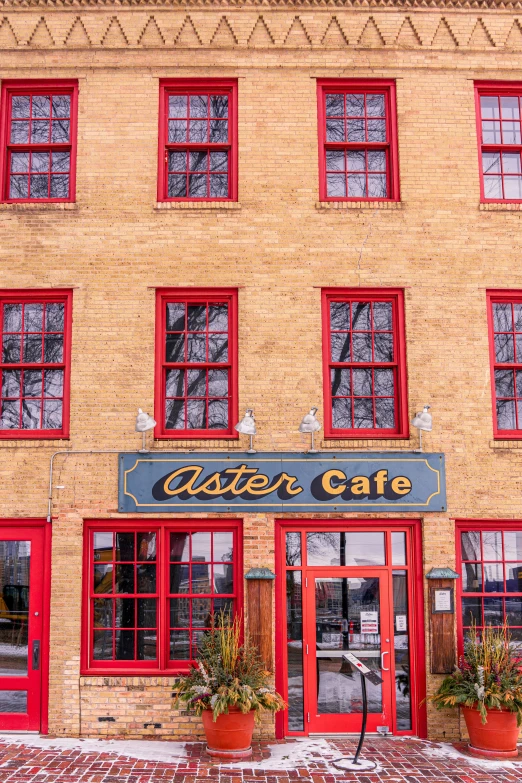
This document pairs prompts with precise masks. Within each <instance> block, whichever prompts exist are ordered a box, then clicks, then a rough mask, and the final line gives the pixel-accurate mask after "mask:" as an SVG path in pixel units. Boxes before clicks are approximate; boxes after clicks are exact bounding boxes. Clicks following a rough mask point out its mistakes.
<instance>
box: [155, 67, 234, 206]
mask: <svg viewBox="0 0 522 783" xmlns="http://www.w3.org/2000/svg"><path fill="white" fill-rule="evenodd" d="M161 89H162V114H161V116H160V139H161V151H160V158H161V157H162V160H161V159H160V173H159V183H158V198H159V200H160V201H165V200H169V199H174V200H176V199H181V200H184V199H189V200H213V199H215V200H218V201H223V200H235V199H236V198H237V182H236V179H237V176H236V160H237V154H236V146H237V132H236V125H237V123H236V91H237V86H236V83H235V82H225V81H215V82H191V83H190V84H187V82H183V81H179V82H163V83H162V86H161Z"/></svg>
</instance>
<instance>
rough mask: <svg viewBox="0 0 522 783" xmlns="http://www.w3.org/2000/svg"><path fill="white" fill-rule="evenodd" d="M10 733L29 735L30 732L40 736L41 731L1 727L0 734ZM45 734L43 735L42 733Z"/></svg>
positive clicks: (12, 734)
mask: <svg viewBox="0 0 522 783" xmlns="http://www.w3.org/2000/svg"><path fill="white" fill-rule="evenodd" d="M3 734H9V735H10V736H11V737H27V735H28V734H33V735H36V736H37V737H39V736H40V732H39V731H17V730H16V729H0V736H2V735H3ZM42 736H43V735H42Z"/></svg>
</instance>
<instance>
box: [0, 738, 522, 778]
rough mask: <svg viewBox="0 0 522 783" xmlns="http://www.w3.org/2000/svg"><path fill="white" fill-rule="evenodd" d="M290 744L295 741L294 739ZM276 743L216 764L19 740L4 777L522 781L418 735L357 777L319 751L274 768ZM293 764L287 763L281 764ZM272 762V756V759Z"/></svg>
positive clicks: (519, 766)
mask: <svg viewBox="0 0 522 783" xmlns="http://www.w3.org/2000/svg"><path fill="white" fill-rule="evenodd" d="M288 744H289V745H290V744H291V743H288ZM328 744H329V745H330V747H331V749H332V752H333V754H334V757H335V755H337V752H338V754H339V756H342V755H349V754H353V752H354V749H355V744H354V743H353V742H351V741H345V740H329V741H328ZM273 747H274V744H267V743H260V744H257V745H256V746H255V749H254V756H253V759H252V761H251V762H249V763H250V764H251V765H252V766H251V767H247V766H246V765H245V766H243V767H239V766H238V767H233V766H229V765H216V764H215V763H214V762H213V761H212V760H211V759H210V758H209V757H208V756H207V755H206V753H205V746H204V745H203V744H202V743H187V744H186V745H185V752H186V754H187V755H186V758H183V759H180V760H179V761H176V762H175V763H165V762H162V761H157V760H156V761H153V760H143V759H137V758H131V757H129V756H121V755H118V754H117V753H114V752H105V751H104V749H103V747H100V750H99V752H92V751H91V750H87V751H84V750H82V748H81V747H75V748H73V749H67V750H63V749H60V748H57V747H52V746H51V745H50V746H49V747H47V748H45V749H42V748H41V747H32V746H31V745H30V744H20V742H19V740H17V741H12V742H11V741H9V740H5V739H2V741H1V742H0V782H1V783H164V782H165V781H169V783H170V782H172V783H207V781H208V778H216V779H219V783H297V781H299V783H342V781H357V783H381V781H383V782H384V783H423V782H424V781H429V783H490V781H491V782H492V783H493V782H494V783H520V782H521V781H522V762H517V763H516V764H510V765H508V766H506V767H503V766H502V765H499V766H498V767H495V768H493V767H488V768H485V767H484V765H477V764H473V763H471V762H470V761H469V760H468V759H467V758H465V757H461V758H455V757H454V755H455V754H454V752H453V749H452V747H451V746H449V745H448V746H444V745H441V744H438V743H429V742H420V741H417V740H409V739H406V740H400V741H399V740H393V739H379V740H375V741H372V740H369V741H368V742H367V744H366V745H365V757H366V758H371V759H372V760H374V761H376V762H377V763H378V765H379V769H378V771H376V772H363V773H360V774H358V775H354V774H352V773H348V772H343V771H341V770H339V771H338V772H336V773H332V769H333V768H332V766H331V764H329V763H328V761H327V760H325V759H324V758H322V757H321V755H320V754H319V753H317V754H313V753H312V754H311V758H310V759H309V760H308V761H307V762H306V764H305V765H304V766H298V767H297V768H294V769H284V768H283V769H281V770H277V769H272V768H270V769H267V768H264V767H263V764H264V763H265V762H266V761H267V760H269V759H270V757H271V753H272V749H273ZM436 748H446V749H447V751H448V756H447V757H445V758H444V757H433V756H432V755H430V752H431V753H432V752H433V749H436ZM285 763H286V765H288V762H282V765H284V764H285ZM272 764H273V762H272Z"/></svg>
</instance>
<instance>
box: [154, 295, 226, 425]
mask: <svg viewBox="0 0 522 783" xmlns="http://www.w3.org/2000/svg"><path fill="white" fill-rule="evenodd" d="M156 357H157V363H156V421H157V422H158V427H157V430H156V435H157V437H163V438H187V437H189V438H224V437H225V438H236V437H238V433H237V432H236V431H235V430H234V424H235V423H236V421H237V291H236V290H234V289H206V290H198V289H184V290H183V289H171V290H170V291H166V290H164V289H161V290H159V291H158V294H157V349H156Z"/></svg>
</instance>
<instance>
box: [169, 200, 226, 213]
mask: <svg viewBox="0 0 522 783" xmlns="http://www.w3.org/2000/svg"><path fill="white" fill-rule="evenodd" d="M169 209H241V204H240V203H239V201H158V202H156V204H155V205H154V211H155V212H163V211H164V210H169Z"/></svg>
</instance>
